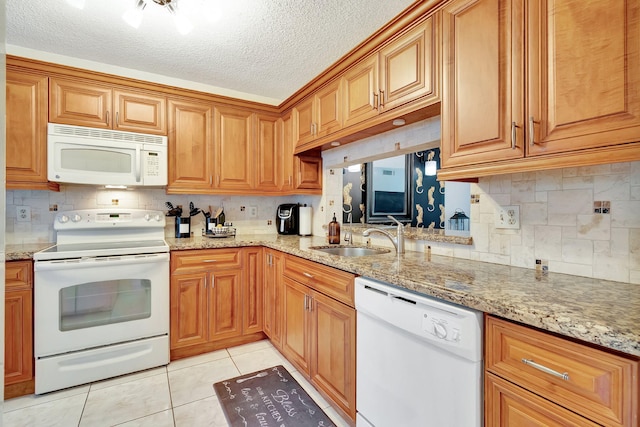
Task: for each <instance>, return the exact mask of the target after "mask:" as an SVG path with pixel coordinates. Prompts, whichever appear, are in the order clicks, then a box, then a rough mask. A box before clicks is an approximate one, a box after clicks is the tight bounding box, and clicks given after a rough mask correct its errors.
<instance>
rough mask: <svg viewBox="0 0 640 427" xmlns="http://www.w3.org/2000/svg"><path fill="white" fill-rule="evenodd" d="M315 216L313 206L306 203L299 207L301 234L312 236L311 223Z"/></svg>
mask: <svg viewBox="0 0 640 427" xmlns="http://www.w3.org/2000/svg"><path fill="white" fill-rule="evenodd" d="M312 218H313V212H312V209H311V206H307V204H306V203H305V204H304V205H302V206H300V207H299V208H298V234H299V235H300V236H311V235H312V234H313V233H312V231H311V229H312V227H311V223H312Z"/></svg>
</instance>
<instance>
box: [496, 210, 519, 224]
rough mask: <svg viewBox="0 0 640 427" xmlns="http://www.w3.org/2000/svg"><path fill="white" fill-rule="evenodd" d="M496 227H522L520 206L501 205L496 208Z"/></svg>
mask: <svg viewBox="0 0 640 427" xmlns="http://www.w3.org/2000/svg"><path fill="white" fill-rule="evenodd" d="M496 228H512V229H516V230H517V229H520V206H499V207H498V208H497V209H496Z"/></svg>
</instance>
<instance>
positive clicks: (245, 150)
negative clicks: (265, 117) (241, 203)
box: [214, 106, 256, 191]
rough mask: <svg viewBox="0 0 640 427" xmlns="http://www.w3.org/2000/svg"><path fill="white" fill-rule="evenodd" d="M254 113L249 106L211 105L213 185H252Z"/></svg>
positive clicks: (225, 187) (237, 188) (221, 187)
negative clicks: (213, 148)
mask: <svg viewBox="0 0 640 427" xmlns="http://www.w3.org/2000/svg"><path fill="white" fill-rule="evenodd" d="M253 124H254V117H253V113H252V112H251V111H249V110H244V109H239V108H235V107H223V106H216V107H215V109H214V135H215V136H214V144H215V154H214V164H215V167H214V171H215V188H216V189H218V190H231V191H243V190H251V189H253V188H255V184H254V182H255V179H254V163H255V160H256V155H255V148H254V147H255V144H254V130H253Z"/></svg>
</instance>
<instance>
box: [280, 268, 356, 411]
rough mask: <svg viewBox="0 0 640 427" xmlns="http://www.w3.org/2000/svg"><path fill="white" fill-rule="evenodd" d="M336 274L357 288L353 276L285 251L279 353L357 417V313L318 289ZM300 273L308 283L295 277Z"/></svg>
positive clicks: (324, 392) (340, 285)
mask: <svg viewBox="0 0 640 427" xmlns="http://www.w3.org/2000/svg"><path fill="white" fill-rule="evenodd" d="M290 261H293V262H290ZM305 264H306V265H305ZM306 267H309V268H308V269H307V268H306ZM311 272H313V273H311ZM332 272H333V273H336V274H337V275H338V276H339V277H341V280H342V281H349V282H351V287H350V288H351V292H353V279H354V276H353V275H351V274H349V277H345V275H346V274H347V273H344V272H342V271H339V270H335V269H333V268H330V267H326V266H322V265H319V264H316V263H313V262H310V261H306V260H303V259H301V258H297V257H293V256H290V255H285V261H284V276H283V285H284V286H283V287H284V294H283V301H282V310H283V318H284V328H283V335H282V347H281V351H282V353H283V354H284V355H285V356H286V357H287V358H288V359H289V360H290V361H291V362H292V363H293V364H294V365H296V367H297V368H298V370H299V371H300V372H301V373H302V374H303V375H305V376H307V377H309V379H310V381H311V383H312V384H313V385H314V386H315V387H316V388H318V389H319V390H320V391H321V392H322V393H323V394H324V395H325V396H326V397H328V398H329V399H330V400H331V401H333V403H335V404H336V406H337V408H339V409H340V410H341V411H342V412H343V415H344V416H345V417H347V418H350V419H351V420H355V415H356V406H355V404H356V401H355V397H356V370H355V368H356V348H355V346H356V311H355V309H354V308H353V306H352V305H347V304H346V303H345V302H344V301H340V300H338V299H334V298H331V297H329V296H327V295H326V294H324V293H322V292H319V291H318V290H317V288H315V287H314V284H316V283H317V284H321V282H322V281H323V279H322V278H323V277H335V276H336V274H334V275H332ZM300 274H301V275H302V277H306V278H307V279H308V280H307V281H306V282H307V283H301V282H300V281H298V280H296V277H301V276H300ZM325 285H326V283H325ZM319 287H320V286H319ZM338 287H339V288H345V286H344V284H339V285H338ZM346 287H347V288H349V286H348V285H347V286H346ZM352 298H353V297H352V295H347V299H348V300H352Z"/></svg>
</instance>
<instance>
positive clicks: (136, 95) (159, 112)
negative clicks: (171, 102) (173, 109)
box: [113, 90, 167, 135]
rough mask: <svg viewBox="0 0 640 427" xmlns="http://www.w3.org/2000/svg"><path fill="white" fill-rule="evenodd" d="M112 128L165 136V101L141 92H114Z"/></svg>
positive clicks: (162, 98)
mask: <svg viewBox="0 0 640 427" xmlns="http://www.w3.org/2000/svg"><path fill="white" fill-rule="evenodd" d="M114 97H115V100H116V104H115V110H116V116H115V123H114V124H113V128H114V129H117V130H122V131H127V132H142V133H153V134H158V135H166V134H167V99H166V98H165V97H164V96H154V95H149V94H146V93H141V92H134V91H125V90H115V91H114Z"/></svg>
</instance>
